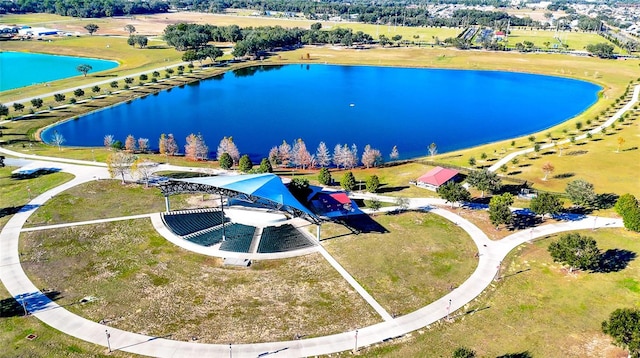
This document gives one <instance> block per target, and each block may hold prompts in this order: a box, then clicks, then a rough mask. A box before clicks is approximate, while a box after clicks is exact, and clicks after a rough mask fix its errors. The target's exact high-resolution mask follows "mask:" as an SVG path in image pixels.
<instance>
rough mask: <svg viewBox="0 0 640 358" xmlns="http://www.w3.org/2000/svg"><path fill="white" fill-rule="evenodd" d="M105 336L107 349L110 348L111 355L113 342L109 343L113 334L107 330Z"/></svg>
mask: <svg viewBox="0 0 640 358" xmlns="http://www.w3.org/2000/svg"><path fill="white" fill-rule="evenodd" d="M104 334H105V335H106V336H107V348H109V353H111V342H110V341H109V338H111V334H110V333H109V331H108V330H106V329H105V330H104Z"/></svg>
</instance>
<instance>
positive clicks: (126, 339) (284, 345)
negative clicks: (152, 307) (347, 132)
mask: <svg viewBox="0 0 640 358" xmlns="http://www.w3.org/2000/svg"><path fill="white" fill-rule="evenodd" d="M55 159H56V160H57V159H58V158H55ZM87 164H94V163H87ZM59 165H60V167H61V168H62V170H63V171H66V172H70V173H72V174H75V175H76V178H75V179H73V180H72V181H70V182H68V183H65V184H63V185H61V186H58V187H56V188H54V189H51V190H49V191H48V192H46V193H44V194H42V195H39V196H38V197H36V198H35V199H33V200H32V201H31V202H30V203H29V205H27V206H25V208H24V209H23V210H21V211H20V212H19V213H17V214H15V215H14V216H13V217H12V218H11V219H10V220H9V221H8V222H7V224H6V225H5V227H4V228H3V230H2V232H0V253H1V254H0V280H2V282H3V284H4V285H5V287H6V288H7V290H8V291H9V292H10V293H11V295H13V296H14V297H16V298H17V299H18V300H19V301H24V303H25V305H26V307H27V309H28V310H30V311H31V312H32V314H33V315H34V316H36V317H38V319H40V320H42V321H43V322H44V323H46V324H48V325H50V326H52V327H53V328H55V329H57V330H59V331H61V332H63V333H65V334H69V335H72V336H74V337H77V338H80V339H82V340H85V341H88V342H91V343H95V344H98V345H102V346H105V347H106V345H107V340H106V335H105V330H108V332H109V334H110V337H111V338H110V343H111V348H112V349H114V350H122V351H126V352H131V353H136V354H142V355H148V356H157V357H191V356H196V355H203V356H222V355H224V356H226V355H229V354H230V353H231V354H233V355H234V356H235V357H256V356H260V355H265V354H269V355H280V356H288V357H289V356H313V355H320V354H330V353H333V352H340V351H346V350H351V349H354V348H355V347H356V333H355V332H354V331H351V332H344V333H340V334H334V335H330V336H324V337H317V338H309V339H302V340H294V341H283V342H266V343H256V344H239V345H231V346H230V345H227V344H201V343H193V342H183V341H173V340H169V339H165V338H158V337H152V336H147V335H141V334H137V333H132V332H127V331H123V330H119V329H115V328H112V327H109V326H105V325H102V324H99V323H97V322H93V321H90V320H87V319H85V318H82V317H80V316H77V315H75V314H72V313H71V312H69V311H67V310H66V309H64V308H62V307H61V306H59V305H57V304H56V303H54V302H52V301H50V300H48V299H47V298H46V297H45V296H44V294H42V293H41V292H40V291H39V290H38V288H37V287H35V285H33V283H31V281H30V280H29V278H28V277H27V276H26V274H25V273H24V271H23V269H22V266H21V264H20V255H19V250H18V240H19V235H20V231H21V229H22V226H23V225H24V223H25V222H26V221H27V219H28V218H29V216H30V215H31V214H32V213H33V212H34V211H35V208H37V207H38V206H39V205H42V204H44V203H45V202H46V201H47V200H48V199H50V198H51V197H52V196H54V195H56V194H58V193H61V192H63V191H64V190H67V189H69V188H71V187H73V186H75V185H78V184H81V183H85V182H88V181H91V180H94V179H96V178H107V177H108V173H107V171H106V169H105V168H102V167H96V166H91V167H90V166H79V165H77V164H75V163H74V164H69V163H59ZM382 199H385V200H387V199H388V200H392V199H390V198H382ZM442 203H443V201H442V200H441V199H412V200H411V201H410V208H412V209H420V210H427V211H430V212H433V213H435V214H438V215H441V216H443V217H445V218H446V219H448V220H451V221H453V222H455V223H456V224H457V225H459V226H460V227H461V228H462V229H464V230H465V231H466V232H467V233H469V235H470V236H471V238H472V240H473V241H474V243H475V244H476V246H477V248H478V253H479V260H478V266H477V268H476V270H475V271H474V272H473V274H472V275H471V276H470V277H469V278H468V279H467V280H466V281H465V282H464V283H463V284H461V285H460V286H459V287H458V288H456V289H454V290H453V291H451V292H450V293H448V294H447V295H445V296H443V297H441V298H440V299H438V300H437V301H435V302H433V303H431V304H429V305H428V306H426V307H423V308H421V309H419V310H417V311H414V312H412V313H410V314H407V315H404V316H401V317H397V318H391V317H386V316H385V315H384V314H382V316H383V317H384V318H385V320H384V321H383V322H380V323H378V324H375V325H372V326H368V327H363V328H358V333H357V344H358V346H367V345H371V344H374V343H378V342H381V341H383V340H386V339H389V338H394V337H398V336H402V335H404V334H407V333H409V332H412V331H414V330H417V329H420V328H422V327H425V326H427V325H429V324H432V323H434V322H436V321H439V320H441V319H443V318H445V317H446V316H447V315H448V314H449V313H450V312H451V313H453V312H455V311H456V310H458V309H460V308H462V307H463V306H464V305H465V304H467V303H468V302H470V301H472V300H473V299H474V298H476V297H477V296H478V295H480V294H481V293H482V292H483V291H484V290H485V289H486V287H487V286H489V285H490V284H491V282H492V281H493V280H494V278H495V276H496V275H497V274H498V272H499V267H500V264H501V262H502V260H503V259H504V258H505V256H506V255H507V254H508V253H509V252H510V251H511V250H513V249H514V248H515V247H517V246H519V245H521V244H522V243H525V242H527V241H530V240H532V239H535V238H538V237H544V236H547V235H550V234H553V233H558V232H563V231H568V230H579V229H592V228H594V226H595V225H597V227H622V221H621V220H619V219H607V218H599V219H598V220H597V223H596V222H595V221H594V220H593V217H585V218H584V219H582V220H577V221H569V222H562V223H556V224H550V225H544V226H540V227H536V228H535V229H534V230H526V231H521V232H517V233H514V234H512V235H510V236H508V237H506V238H504V239H502V240H500V241H491V240H490V239H489V238H488V237H487V236H486V235H485V234H484V233H483V232H482V231H481V230H480V229H478V228H477V227H476V226H475V225H473V224H472V223H471V222H469V221H467V220H465V219H464V218H462V217H460V216H458V215H456V214H454V213H452V212H450V211H447V210H444V209H438V208H436V207H435V206H434V205H441V204H442ZM594 223H595V224H594ZM382 311H384V310H382Z"/></svg>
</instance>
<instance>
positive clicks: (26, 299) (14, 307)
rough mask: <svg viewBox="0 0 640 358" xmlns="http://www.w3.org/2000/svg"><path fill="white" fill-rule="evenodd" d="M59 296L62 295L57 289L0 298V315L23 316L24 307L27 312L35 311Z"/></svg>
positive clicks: (43, 307) (45, 306)
mask: <svg viewBox="0 0 640 358" xmlns="http://www.w3.org/2000/svg"><path fill="white" fill-rule="evenodd" d="M60 298H62V296H60V292H59V291H47V292H40V291H37V292H31V293H26V294H22V295H18V296H16V297H11V298H5V299H3V300H0V317H17V316H24V314H25V309H26V311H27V313H29V314H30V313H35V312H38V311H41V310H43V309H45V308H47V306H48V305H49V304H50V303H51V302H53V301H57V300H59V299H60Z"/></svg>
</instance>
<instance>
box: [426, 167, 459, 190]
mask: <svg viewBox="0 0 640 358" xmlns="http://www.w3.org/2000/svg"><path fill="white" fill-rule="evenodd" d="M457 175H458V171H457V170H453V169H449V168H443V167H435V168H433V169H432V170H430V171H429V172H428V173H426V174H424V175H422V176H421V177H420V178H418V180H416V185H417V186H419V187H423V188H426V189H429V190H437V189H438V188H439V187H440V186H441V185H443V184H445V183H447V182H449V181H451V180H455V178H456V176H457Z"/></svg>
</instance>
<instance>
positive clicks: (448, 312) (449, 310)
mask: <svg viewBox="0 0 640 358" xmlns="http://www.w3.org/2000/svg"><path fill="white" fill-rule="evenodd" d="M449 314H451V299H449V306H447V321H449Z"/></svg>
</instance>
